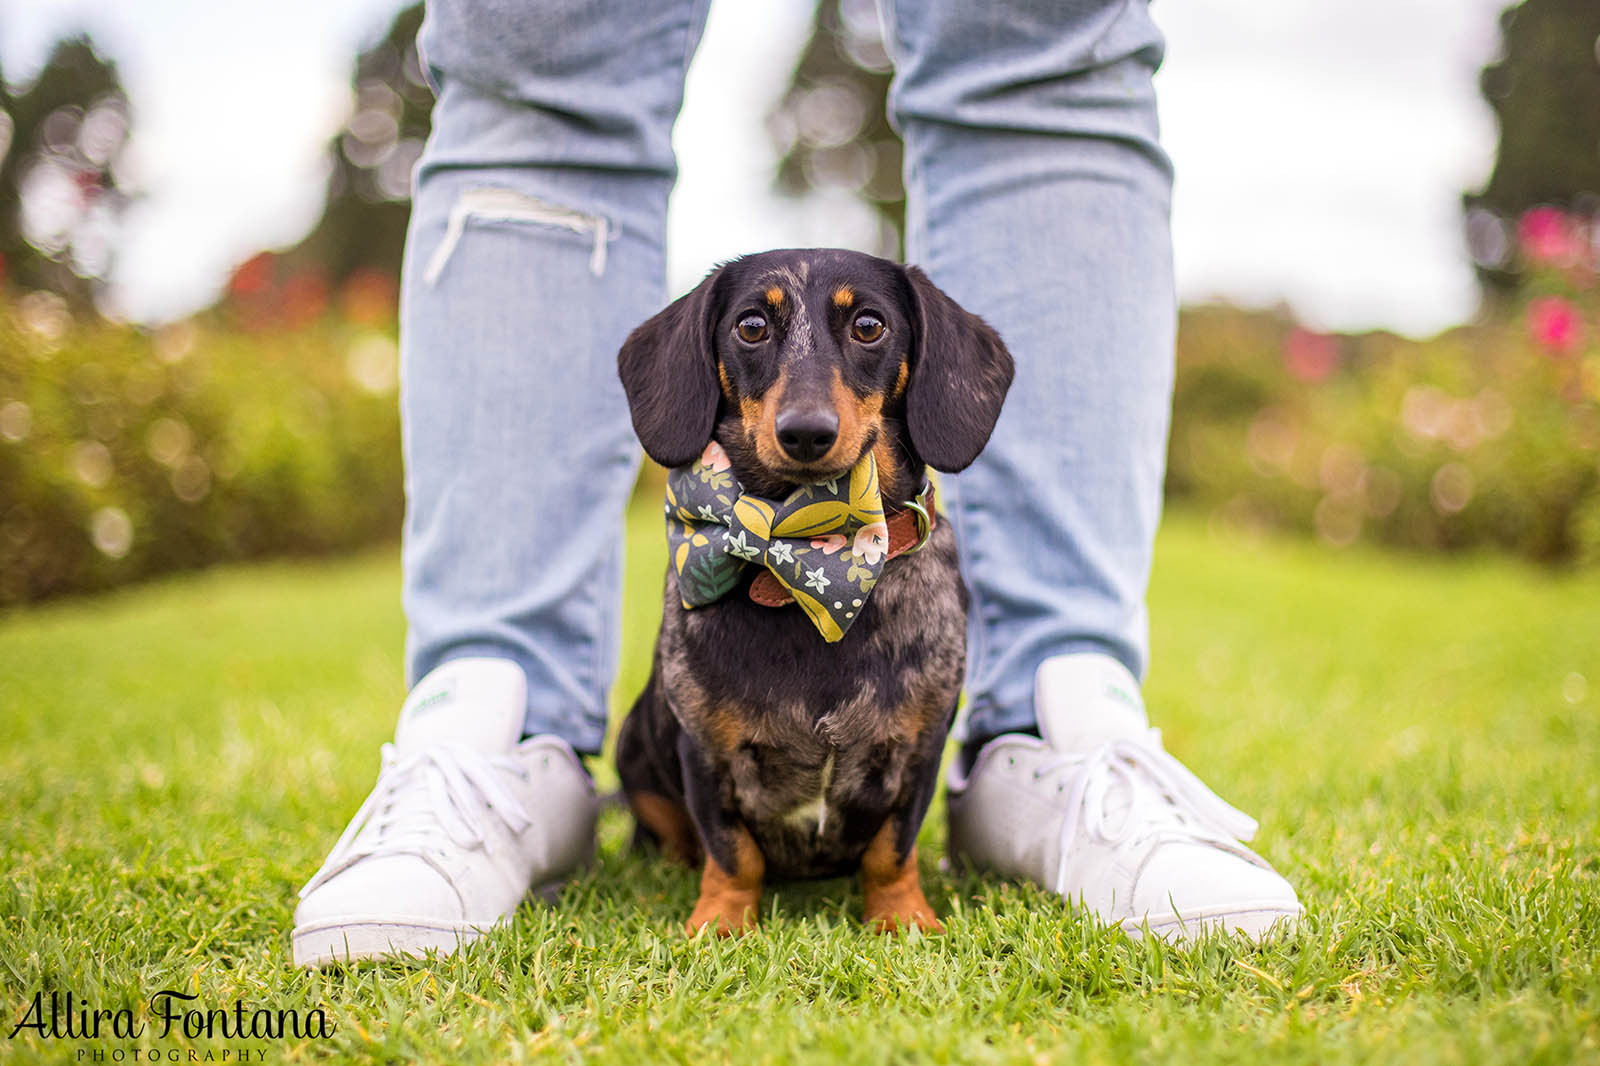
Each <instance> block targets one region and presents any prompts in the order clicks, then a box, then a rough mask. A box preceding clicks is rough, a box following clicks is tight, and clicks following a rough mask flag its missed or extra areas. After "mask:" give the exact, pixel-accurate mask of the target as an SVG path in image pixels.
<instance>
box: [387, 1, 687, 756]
mask: <svg viewBox="0 0 1600 1066" xmlns="http://www.w3.org/2000/svg"><path fill="white" fill-rule="evenodd" d="M706 4H707V0H661V2H649V3H643V2H639V0H562V2H558V3H539V4H527V3H517V2H506V0H443V2H434V3H430V4H429V8H428V15H427V19H426V21H425V22H424V24H423V27H422V32H421V35H420V45H421V48H422V51H423V54H424V57H425V59H426V61H427V63H428V67H429V71H430V74H431V76H432V78H433V79H434V81H435V82H436V84H437V85H438V87H439V100H438V104H437V106H436V107H435V110H434V116H433V122H434V130H433V135H432V137H431V138H430V140H429V143H428V147H427V150H426V152H425V153H424V155H423V157H422V161H421V163H420V165H419V167H418V171H417V186H416V194H415V199H414V207H413V215H412V220H411V229H410V236H409V241H408V245H407V249H406V266H405V276H404V282H403V286H402V292H401V387H402V411H403V417H404V429H405V458H406V493H407V516H406V530H405V532H406V536H405V550H404V602H405V609H406V617H407V621H408V622H409V625H410V630H409V637H408V644H407V656H408V672H409V676H410V680H411V682H412V683H415V682H416V680H417V679H419V678H421V677H422V676H424V675H425V674H427V673H428V672H429V671H430V670H433V669H434V668H435V667H437V666H438V665H439V664H440V663H442V662H445V661H448V660H451V659H455V658H461V657H478V656H489V657H504V658H508V659H511V660H512V661H514V662H516V663H517V664H518V665H519V666H520V667H521V668H522V670H523V672H524V673H525V674H526V676H527V680H528V708H527V721H526V725H525V731H526V732H527V733H529V734H530V735H531V734H536V733H554V734H556V735H558V736H560V737H562V738H563V739H565V740H567V741H568V742H569V743H571V744H572V746H573V747H574V748H576V749H577V750H579V751H581V752H589V753H594V752H598V751H599V749H600V742H601V739H602V737H603V736H604V733H605V726H606V690H607V686H608V685H609V683H610V680H611V675H612V672H613V669H614V659H615V644H616V631H617V627H618V615H617V608H618V597H619V595H620V578H621V524H620V519H621V514H622V509H623V506H624V504H625V502H626V499H627V495H628V491H629V488H630V487H631V485H632V484H633V477H634V473H635V471H636V469H637V464H638V445H637V443H636V442H635V440H634V437H633V433H632V430H631V428H630V426H629V421H628V413H627V407H626V405H625V403H624V400H623V394H622V388H621V386H620V384H619V383H618V381H617V371H616V353H617V349H618V348H619V347H620V346H621V344H622V341H623V339H624V338H625V337H626V336H627V333H628V331H629V330H630V329H631V328H632V327H633V326H634V325H636V324H637V323H639V322H641V321H643V320H644V319H645V318H647V317H649V316H650V315H651V314H653V313H654V312H655V311H657V310H659V309H660V307H661V305H662V303H663V301H664V298H665V295H666V293H665V277H666V267H665V253H664V250H663V246H664V241H665V231H666V206H667V194H668V193H669V191H670V190H671V187H672V182H673V178H674V175H675V164H674V159H673V154H672V147H671V130H672V123H673V121H674V119H675V118H676V116H677V113H678V108H679V105H680V103H681V101H682V95H683V79H684V73H685V69H686V67H687V64H688V62H689V59H690V56H691V55H692V53H693V51H694V48H695V46H696V44H697V43H698V41H699V37H700V33H701V30H702V29H703V26H704V20H705V8H706Z"/></svg>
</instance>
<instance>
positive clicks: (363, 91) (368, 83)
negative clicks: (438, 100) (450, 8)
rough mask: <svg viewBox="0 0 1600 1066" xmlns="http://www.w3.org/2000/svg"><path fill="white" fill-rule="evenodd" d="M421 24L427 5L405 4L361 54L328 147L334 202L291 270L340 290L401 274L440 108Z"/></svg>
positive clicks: (287, 260)
mask: <svg viewBox="0 0 1600 1066" xmlns="http://www.w3.org/2000/svg"><path fill="white" fill-rule="evenodd" d="M421 24H422V5H421V4H415V5H413V6H411V7H408V8H406V9H405V10H403V11H401V12H400V13H399V14H398V15H396V16H395V18H394V21H393V22H392V23H390V25H389V29H388V32H386V33H385V34H384V35H383V38H382V39H381V40H379V41H378V43H377V44H375V45H373V46H372V47H371V48H369V49H367V50H366V51H365V52H363V53H361V55H360V56H359V57H357V59H356V68H355V74H354V77H353V78H352V80H351V86H352V88H353V89H354V90H355V106H354V110H353V111H352V113H351V115H350V120H349V121H348V122H347V123H345V126H344V128H343V129H342V130H340V131H339V133H338V135H337V136H335V137H334V139H333V141H332V142H331V143H330V144H329V146H328V154H329V156H330V160H331V163H332V168H333V170H332V173H331V174H330V175H329V178H328V193H327V203H326V206H325V207H324V208H323V211H322V218H321V219H320V220H319V221H318V222H317V225H316V227H315V228H314V229H312V231H311V232H310V234H308V235H307V236H306V238H305V239H304V240H303V241H301V242H300V243H299V244H297V245H295V246H294V247H293V248H291V249H289V250H288V251H286V252H284V253H283V255H282V257H281V258H282V260H283V266H284V267H285V268H286V269H287V270H288V272H289V273H291V274H296V275H304V274H306V273H308V272H315V273H320V274H321V275H322V276H323V277H324V278H325V280H326V281H327V283H329V284H330V285H332V286H334V287H335V288H338V289H340V290H343V289H345V288H346V287H347V286H348V285H349V284H350V283H351V282H352V281H354V282H356V283H357V285H358V287H359V286H362V285H365V286H367V287H371V285H372V282H373V279H374V278H375V277H382V278H387V279H389V280H390V281H391V282H392V281H393V279H396V278H398V277H399V276H400V258H401V254H402V252H403V250H404V248H405V240H406V221H407V219H408V218H409V217H410V215H411V168H412V167H413V166H414V165H415V164H416V162H417V157H418V156H420V155H421V154H422V145H423V142H424V141H426V140H427V138H428V131H429V129H430V128H431V121H430V119H431V116H432V113H433V93H432V91H431V90H429V88H428V86H427V82H426V81H424V80H423V75H422V65H421V61H420V59H419V57H418V55H417V28H418V27H419V26H420V25H421ZM246 265H247V266H248V265H249V264H246ZM242 269H243V268H241V270H242Z"/></svg>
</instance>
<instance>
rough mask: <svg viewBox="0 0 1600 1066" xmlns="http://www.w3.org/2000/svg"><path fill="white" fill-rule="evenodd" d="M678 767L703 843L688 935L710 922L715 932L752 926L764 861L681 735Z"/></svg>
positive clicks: (724, 933) (739, 930) (700, 758)
mask: <svg viewBox="0 0 1600 1066" xmlns="http://www.w3.org/2000/svg"><path fill="white" fill-rule="evenodd" d="M678 755H679V759H680V761H681V763H682V765H683V785H684V789H683V792H684V799H685V800H686V802H687V803H688V807H689V816H690V817H691V818H693V819H694V823H695V828H696V829H697V830H699V833H700V840H701V842H702V843H703V844H704V845H705V852H706V864H705V868H704V869H703V870H702V872H701V874H700V899H699V901H698V902H696V903H695V905H694V913H693V914H691V915H689V925H688V929H689V933H690V935H691V936H692V935H694V934H695V933H698V932H699V931H700V930H702V929H704V928H706V927H707V926H711V927H712V928H714V929H715V930H716V933H717V935H718V936H732V935H734V934H736V933H746V932H749V931H750V930H751V929H753V928H755V924H756V916H757V914H758V912H759V911H760V908H761V879H762V877H763V876H764V875H765V874H766V866H767V864H766V859H765V858H764V857H763V856H762V854H761V848H760V847H759V846H758V845H757V844H756V841H755V838H754V837H753V836H751V835H750V830H748V829H746V828H745V825H744V822H743V821H741V820H740V818H739V815H738V812H736V811H732V810H729V809H728V808H727V806H725V805H724V803H723V801H722V796H721V790H720V789H719V788H718V786H717V780H716V778H715V777H713V776H712V773H711V771H710V768H709V767H707V766H706V764H705V759H704V756H703V755H702V754H701V752H700V751H699V750H698V748H697V747H696V746H695V744H694V741H693V740H692V739H691V738H690V737H689V735H688V734H687V733H684V734H683V735H682V736H681V737H680V738H679V740H678Z"/></svg>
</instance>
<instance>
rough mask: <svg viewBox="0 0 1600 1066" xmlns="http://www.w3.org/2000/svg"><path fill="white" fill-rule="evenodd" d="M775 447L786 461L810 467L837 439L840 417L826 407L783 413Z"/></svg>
mask: <svg viewBox="0 0 1600 1066" xmlns="http://www.w3.org/2000/svg"><path fill="white" fill-rule="evenodd" d="M777 430H778V446H779V447H781V448H782V449H783V450H784V453H785V454H786V455H788V456H789V458H791V459H793V460H795V461H796V462H801V463H812V462H815V461H817V460H818V459H820V458H822V457H823V456H824V455H826V454H827V453H828V449H829V448H832V447H833V442H834V441H835V440H837V439H838V438H839V416H838V415H837V414H835V413H834V412H833V411H831V410H829V409H828V408H826V407H813V408H806V409H803V410H798V411H785V412H783V413H782V414H780V415H779V416H778V424H777Z"/></svg>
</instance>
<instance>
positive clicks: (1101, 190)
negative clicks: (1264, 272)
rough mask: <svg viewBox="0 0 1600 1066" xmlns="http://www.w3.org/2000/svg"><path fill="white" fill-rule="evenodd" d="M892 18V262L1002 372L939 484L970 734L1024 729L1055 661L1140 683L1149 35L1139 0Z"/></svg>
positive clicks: (1162, 402)
mask: <svg viewBox="0 0 1600 1066" xmlns="http://www.w3.org/2000/svg"><path fill="white" fill-rule="evenodd" d="M893 9H894V10H893V21H892V22H891V23H890V25H889V26H888V27H887V32H888V33H889V35H890V36H889V45H890V52H891V54H893V55H894V58H895V61H896V75H895V80H894V89H893V95H892V102H893V103H892V106H893V113H894V116H895V118H896V120H897V122H898V123H899V125H900V129H901V131H902V134H903V136H904V138H905V142H906V160H907V163H906V185H907V205H906V207H907V212H906V216H907V217H906V221H907V234H906V257H907V259H908V260H910V261H911V262H914V263H918V264H920V265H921V266H922V267H923V269H925V270H926V271H927V272H928V274H929V276H930V277H932V278H933V280H934V282H935V283H936V284H938V285H939V286H940V287H941V288H943V289H944V290H945V291H946V292H948V293H949V294H950V295H951V296H952V297H954V298H955V299H956V300H957V301H958V302H960V303H961V305H962V306H964V307H969V308H972V309H973V310H975V311H977V312H978V313H979V314H981V315H982V316H983V317H984V318H985V319H987V320H988V321H989V323H990V324H991V325H993V326H994V327H995V328H996V329H997V330H999V332H1000V335H1001V336H1002V337H1004V338H1005V341H1006V344H1007V345H1008V346H1009V347H1010V349H1011V351H1012V353H1013V354H1014V356H1015V357H1016V361H1017V373H1016V380H1015V382H1014V383H1013V385H1012V387H1011V391H1010V393H1009V394H1008V395H1007V398H1006V406H1005V409H1004V411H1003V412H1002V413H1001V416H1000V422H999V425H998V426H997V427H996V428H995V432H994V436H993V437H991V438H990V441H989V444H988V446H987V448H985V449H984V452H983V454H982V455H981V456H979V458H978V461H977V462H976V463H974V464H973V466H972V467H971V468H970V469H969V470H967V471H966V472H964V473H963V474H961V475H959V476H957V477H953V478H946V479H944V481H943V482H941V490H942V495H943V496H944V499H945V501H946V504H945V505H946V507H947V508H948V509H949V511H950V515H951V518H952V519H953V521H954V522H955V525H956V532H957V534H958V536H959V537H960V541H961V546H962V565H963V567H964V570H965V574H966V577H967V580H968V583H969V585H970V586H971V590H972V594H973V598H972V614H971V625H970V628H969V642H968V644H969V647H968V661H969V664H970V665H969V668H968V685H967V700H968V707H969V711H968V719H967V724H968V730H969V734H970V735H972V736H974V737H976V738H983V737H988V736H993V735H995V734H998V733H1003V732H1007V731H1010V730H1016V729H1027V728H1031V727H1032V726H1033V724H1034V722H1033V678H1034V670H1035V668H1036V667H1037V666H1038V665H1039V664H1040V663H1041V662H1042V661H1043V660H1044V659H1046V658H1047V657H1049V656H1052V655H1056V654H1059V653H1061V652H1066V651H1075V650H1087V649H1093V650H1100V651H1104V652H1106V653H1108V654H1110V655H1112V656H1114V657H1115V658H1117V659H1118V660H1119V661H1121V662H1122V663H1123V664H1124V665H1126V666H1127V668H1128V669H1129V670H1130V671H1131V672H1133V673H1134V674H1135V675H1142V673H1143V671H1144V667H1145V659H1146V622H1145V606H1144V595H1145V585H1146V581H1147V579H1148V576H1149V572H1150V553H1151V544H1152V541H1153V538H1154V536H1155V529H1156V523H1157V521H1158V520H1159V518H1160V512H1161V482H1162V476H1163V471H1164V466H1165V448H1166V438H1167V421H1168V412H1169V408H1170V402H1171V392H1172V362H1173V335H1174V328H1175V298H1174V295H1173V279H1172V253H1171V239H1170V229H1169V225H1168V205H1169V201H1170V191H1171V183H1172V170H1171V166H1170V164H1169V163H1168V161H1167V157H1166V155H1165V153H1164V152H1163V151H1162V149H1161V147H1160V145H1159V144H1158V143H1157V140H1156V110H1155V97H1154V93H1153V90H1152V88H1151V84H1150V76H1151V73H1152V72H1153V71H1154V69H1155V67H1156V65H1157V64H1158V63H1159V61H1160V59H1161V54H1162V40H1161V36H1160V34H1159V32H1158V31H1157V30H1156V28H1155V26H1154V25H1153V24H1152V23H1151V22H1150V19H1149V16H1148V13H1147V12H1146V10H1145V5H1144V4H1143V3H1141V2H1139V0H1134V2H1132V3H1126V2H1122V0H1117V2H1114V3H1113V2H1099V0H1095V2H1078V3H1061V2H1059V0H1038V2H1037V3H1027V2H1010V3H997V4H957V3H943V2H937V0H893ZM946 484H948V486H949V488H948V489H944V486H945V485H946Z"/></svg>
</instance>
